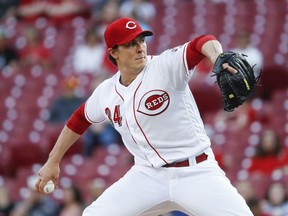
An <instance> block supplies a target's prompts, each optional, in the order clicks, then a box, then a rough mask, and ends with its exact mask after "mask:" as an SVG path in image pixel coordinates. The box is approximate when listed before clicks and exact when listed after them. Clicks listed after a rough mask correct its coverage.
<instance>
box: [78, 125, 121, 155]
mask: <svg viewBox="0 0 288 216" xmlns="http://www.w3.org/2000/svg"><path fill="white" fill-rule="evenodd" d="M119 140H120V135H119V133H118V132H117V131H116V130H115V128H114V127H113V126H112V125H111V124H110V123H109V122H106V121H105V122H103V123H102V124H97V125H95V124H94V125H91V126H90V127H89V128H88V130H87V131H86V133H85V134H84V140H83V141H84V155H85V156H87V157H90V156H93V151H94V149H95V148H96V147H97V146H102V147H108V146H109V145H111V144H117V143H119V142H120V141H119Z"/></svg>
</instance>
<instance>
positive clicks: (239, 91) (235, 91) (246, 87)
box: [212, 51, 259, 112]
mask: <svg viewBox="0 0 288 216" xmlns="http://www.w3.org/2000/svg"><path fill="white" fill-rule="evenodd" d="M224 63H228V64H229V66H231V67H233V68H234V69H236V70H237V73H236V74H233V73H230V72H228V71H227V70H226V69H223V67H222V65H223V64H224ZM253 67H254V66H253ZM253 67H251V66H250V64H249V63H248V62H247V60H246V59H245V55H243V54H241V55H240V54H239V53H235V52H230V51H227V52H223V53H221V54H220V55H219V56H218V58H217V59H216V61H215V64H214V66H213V70H212V71H213V72H214V73H215V74H214V75H215V76H216V77H217V83H218V85H219V87H220V90H221V93H222V102H223V105H224V110H225V111H228V112H231V111H233V110H234V109H235V108H236V107H238V106H240V105H241V104H242V103H243V102H244V101H245V100H246V99H247V97H248V95H249V94H250V93H252V92H253V91H255V89H256V86H257V84H258V82H259V76H258V77H255V75H254V70H253Z"/></svg>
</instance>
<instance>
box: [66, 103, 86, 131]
mask: <svg viewBox="0 0 288 216" xmlns="http://www.w3.org/2000/svg"><path fill="white" fill-rule="evenodd" d="M84 107H85V103H83V104H82V105H81V106H80V107H79V108H78V109H77V110H76V111H75V112H74V113H73V114H72V115H71V117H70V118H69V119H68V121H67V122H66V126H67V127H68V128H69V129H71V130H72V131H74V132H75V133H77V134H79V135H81V134H83V133H84V132H85V131H86V130H87V128H88V127H89V126H90V125H91V123H90V122H89V121H87V119H86V118H85V115H84V109H85V108H84Z"/></svg>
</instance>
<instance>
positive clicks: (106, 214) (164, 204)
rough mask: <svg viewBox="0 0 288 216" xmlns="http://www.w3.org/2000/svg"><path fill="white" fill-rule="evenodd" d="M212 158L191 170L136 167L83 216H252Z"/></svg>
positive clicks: (95, 202)
mask: <svg viewBox="0 0 288 216" xmlns="http://www.w3.org/2000/svg"><path fill="white" fill-rule="evenodd" d="M211 154H213V153H211ZM209 156H211V155H209ZM209 156H208V160H206V161H204V162H201V163H199V164H194V165H191V166H189V167H177V168H176V167H175V168H153V167H143V166H139V165H134V166H133V167H132V168H131V169H130V170H129V171H128V172H127V173H126V174H125V175H124V177H123V178H121V179H120V180H119V181H117V182H116V183H114V184H113V185H112V186H111V187H109V188H108V189H107V190H106V191H105V192H104V193H103V194H102V195H101V196H100V197H99V198H98V199H97V200H96V201H94V202H93V203H92V204H91V205H90V206H88V207H87V208H86V209H85V210H84V212H83V216H95V215H101V216H111V215H113V216H114V215H117V216H137V215H141V216H157V215H160V214H164V213H167V212H170V211H174V210H179V211H182V212H184V213H186V214H188V215H192V216H211V215H213V216H253V214H252V213H251V211H250V209H249V207H248V206H247V205H246V202H245V200H244V199H243V198H242V197H241V196H240V195H239V194H238V192H237V190H236V189H235V188H234V187H233V186H232V184H231V183H230V181H229V180H228V179H227V177H226V176H225V174H224V172H223V171H222V170H221V169H220V167H219V166H218V164H217V162H216V161H215V159H214V156H211V157H209Z"/></svg>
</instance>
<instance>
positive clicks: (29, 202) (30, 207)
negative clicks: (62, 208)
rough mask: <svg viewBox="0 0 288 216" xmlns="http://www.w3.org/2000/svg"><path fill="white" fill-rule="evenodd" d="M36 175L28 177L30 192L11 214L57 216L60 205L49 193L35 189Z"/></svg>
mask: <svg viewBox="0 0 288 216" xmlns="http://www.w3.org/2000/svg"><path fill="white" fill-rule="evenodd" d="M35 182H36V176H30V177H28V178H27V186H28V188H27V189H28V190H29V191H28V192H27V194H26V197H25V198H23V199H22V200H20V201H19V202H17V203H16V204H15V208H14V209H13V211H12V213H11V215H10V216H40V215H41V216H56V215H58V214H59V205H58V203H56V201H54V200H53V199H51V198H50V196H48V195H45V194H44V195H43V194H40V193H38V192H37V191H36V190H35Z"/></svg>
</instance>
